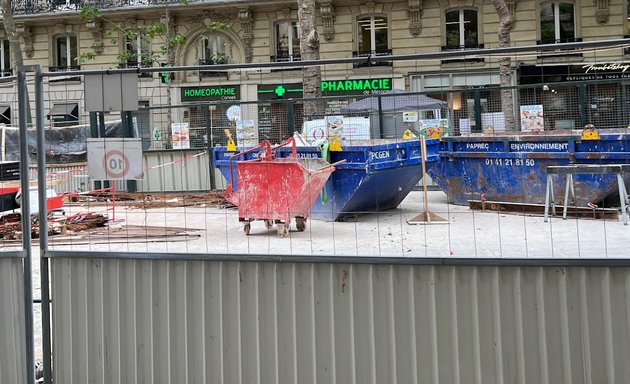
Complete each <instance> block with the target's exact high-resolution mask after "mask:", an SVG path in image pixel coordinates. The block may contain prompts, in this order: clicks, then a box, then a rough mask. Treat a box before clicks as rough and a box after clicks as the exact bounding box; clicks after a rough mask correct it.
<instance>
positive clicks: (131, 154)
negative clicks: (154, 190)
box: [88, 138, 144, 180]
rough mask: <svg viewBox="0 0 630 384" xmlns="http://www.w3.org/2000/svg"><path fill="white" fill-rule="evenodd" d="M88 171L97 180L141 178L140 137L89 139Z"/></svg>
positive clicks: (142, 175)
mask: <svg viewBox="0 0 630 384" xmlns="http://www.w3.org/2000/svg"><path fill="white" fill-rule="evenodd" d="M88 173H89V175H90V177H92V178H93V179H95V180H140V179H142V178H143V177H144V174H143V167H142V144H141V142H140V139H128V138H106V139H88Z"/></svg>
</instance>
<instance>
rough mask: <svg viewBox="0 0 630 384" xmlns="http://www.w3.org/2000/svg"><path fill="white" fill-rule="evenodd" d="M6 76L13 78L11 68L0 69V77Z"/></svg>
mask: <svg viewBox="0 0 630 384" xmlns="http://www.w3.org/2000/svg"><path fill="white" fill-rule="evenodd" d="M7 76H13V69H11V68H6V69H0V77H7Z"/></svg>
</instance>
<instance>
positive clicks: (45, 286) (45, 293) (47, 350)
mask: <svg viewBox="0 0 630 384" xmlns="http://www.w3.org/2000/svg"><path fill="white" fill-rule="evenodd" d="M41 73H42V66H41V65H38V66H37V67H36V68H35V123H36V125H37V127H36V128H37V169H38V170H39V172H37V185H41V186H45V185H46V173H45V172H44V170H45V169H46V151H45V144H46V138H45V126H44V78H43V77H42V76H41ZM90 117H91V115H90ZM94 117H96V116H94ZM39 206H40V207H46V194H45V193H41V192H40V193H39ZM39 228H40V231H39V268H40V279H41V298H42V300H41V306H42V339H43V357H44V383H45V384H50V383H51V382H52V359H51V353H52V350H51V344H52V343H51V335H50V287H49V278H48V273H49V272H48V267H49V265H48V262H49V261H48V257H47V255H46V253H47V252H48V220H47V212H46V209H40V210H39Z"/></svg>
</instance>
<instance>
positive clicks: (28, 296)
mask: <svg viewBox="0 0 630 384" xmlns="http://www.w3.org/2000/svg"><path fill="white" fill-rule="evenodd" d="M17 80H18V84H17V85H18V107H19V115H20V121H19V129H20V133H19V135H20V189H21V190H22V198H21V199H22V201H21V213H22V249H23V252H24V264H23V265H24V311H25V314H24V322H25V331H26V340H25V341H26V356H25V358H26V380H27V381H28V382H31V383H33V382H35V345H34V335H33V274H32V250H31V207H30V196H29V195H30V185H29V184H30V183H29V180H28V160H29V159H28V154H29V151H28V115H29V112H28V110H29V109H30V106H29V105H28V100H27V92H28V88H27V87H26V72H25V71H24V70H20V71H19V72H18V76H17ZM41 152H42V153H44V151H41ZM39 193H40V195H41V193H42V190H41V188H40V190H39ZM45 193H46V192H45V191H44V194H45ZM44 196H45V195H44Z"/></svg>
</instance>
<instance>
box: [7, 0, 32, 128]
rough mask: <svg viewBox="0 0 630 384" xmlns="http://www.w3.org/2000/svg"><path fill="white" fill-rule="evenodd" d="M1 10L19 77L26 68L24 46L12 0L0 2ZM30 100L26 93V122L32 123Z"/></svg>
mask: <svg viewBox="0 0 630 384" xmlns="http://www.w3.org/2000/svg"><path fill="white" fill-rule="evenodd" d="M0 10H2V23H3V24H4V30H5V32H6V34H7V40H9V45H10V46H11V51H12V52H13V56H12V59H13V68H14V75H17V73H18V71H19V70H21V69H22V68H24V58H23V56H22V45H21V44H20V36H18V33H17V30H16V28H15V20H13V13H12V10H11V1H10V0H0ZM29 100H30V98H29V94H28V92H26V103H27V105H28V106H29V107H28V108H27V110H26V121H27V123H29V124H30V123H31V120H32V119H31V108H30V105H31V103H30V101H29Z"/></svg>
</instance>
